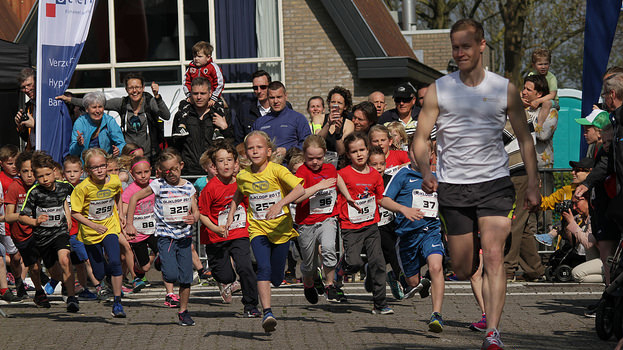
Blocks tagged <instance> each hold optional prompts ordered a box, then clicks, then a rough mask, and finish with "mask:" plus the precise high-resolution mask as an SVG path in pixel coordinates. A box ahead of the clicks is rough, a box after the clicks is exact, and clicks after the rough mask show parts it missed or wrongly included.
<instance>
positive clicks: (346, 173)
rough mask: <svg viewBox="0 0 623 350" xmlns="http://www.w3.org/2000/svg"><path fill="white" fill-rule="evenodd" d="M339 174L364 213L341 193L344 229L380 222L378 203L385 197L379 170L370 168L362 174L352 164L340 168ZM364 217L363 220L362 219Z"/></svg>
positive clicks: (340, 211) (340, 213) (341, 216)
mask: <svg viewBox="0 0 623 350" xmlns="http://www.w3.org/2000/svg"><path fill="white" fill-rule="evenodd" d="M338 174H339V175H340V176H341V177H342V179H343V180H344V183H346V187H347V188H348V193H349V194H350V196H351V197H352V198H353V199H354V200H355V201H358V202H359V203H358V205H359V206H360V207H361V208H362V209H363V211H362V213H358V212H357V210H356V209H355V208H353V207H351V206H350V205H348V203H347V202H346V199H345V198H344V196H342V195H341V194H340V195H339V197H338V198H339V201H338V206H339V207H340V209H339V215H340V216H339V219H340V226H341V227H342V228H343V229H359V228H363V227H366V226H370V225H372V224H376V223H377V222H379V211H378V203H379V202H380V201H381V199H382V198H383V191H384V190H385V187H384V186H383V177H381V175H380V174H379V173H378V171H376V170H374V169H372V168H370V171H369V172H368V173H367V174H362V173H359V172H357V171H355V169H353V168H352V166H350V165H349V166H347V167H346V168H343V169H340V171H338ZM373 196H374V197H375V200H374V201H372V200H368V201H366V199H370V198H371V197H373ZM362 218H363V220H361V219H362Z"/></svg>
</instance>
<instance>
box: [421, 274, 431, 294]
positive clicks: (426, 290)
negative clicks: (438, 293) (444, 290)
mask: <svg viewBox="0 0 623 350" xmlns="http://www.w3.org/2000/svg"><path fill="white" fill-rule="evenodd" d="M420 284H421V285H422V289H421V290H420V297H421V298H422V299H423V298H426V297H428V296H429V295H430V280H429V279H428V278H426V277H424V278H422V279H421V280H420Z"/></svg>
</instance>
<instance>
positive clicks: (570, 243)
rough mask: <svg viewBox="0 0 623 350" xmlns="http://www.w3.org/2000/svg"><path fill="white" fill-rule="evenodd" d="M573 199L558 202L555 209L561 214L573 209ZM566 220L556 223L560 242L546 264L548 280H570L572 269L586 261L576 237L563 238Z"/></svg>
mask: <svg viewBox="0 0 623 350" xmlns="http://www.w3.org/2000/svg"><path fill="white" fill-rule="evenodd" d="M571 207H572V204H571V201H568V200H565V201H563V202H562V203H557V204H556V207H555V209H554V211H555V212H556V213H558V214H559V215H560V214H561V213H563V212H566V211H568V210H569V209H571ZM565 225H566V223H565V222H562V221H561V222H559V223H558V224H556V225H554V229H555V230H556V232H558V236H557V237H558V242H557V243H556V250H555V251H554V253H552V255H551V256H550V257H549V261H548V262H547V263H546V264H545V265H546V266H545V277H546V278H547V280H548V281H552V282H555V281H558V282H569V281H571V280H572V278H573V276H571V270H573V268H574V267H576V266H578V265H580V264H581V263H583V262H585V261H586V257H585V256H584V255H580V254H578V253H577V251H576V249H575V247H576V245H577V242H576V240H575V238H574V237H571V240H567V239H563V235H562V232H563V227H564V226H565Z"/></svg>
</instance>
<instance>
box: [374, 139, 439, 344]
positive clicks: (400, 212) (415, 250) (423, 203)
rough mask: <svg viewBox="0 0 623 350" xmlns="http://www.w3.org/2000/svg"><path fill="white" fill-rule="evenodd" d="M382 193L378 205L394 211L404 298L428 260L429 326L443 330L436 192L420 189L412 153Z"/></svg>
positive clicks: (415, 288)
mask: <svg viewBox="0 0 623 350" xmlns="http://www.w3.org/2000/svg"><path fill="white" fill-rule="evenodd" d="M429 150H430V148H429ZM384 196H385V197H383V199H382V200H381V205H382V206H384V207H385V208H387V209H389V210H391V211H393V212H395V213H396V219H395V222H396V234H397V235H398V251H399V254H400V262H401V266H402V268H403V269H404V273H405V276H406V278H407V283H408V284H409V288H408V289H407V290H406V291H405V297H407V298H408V297H410V296H413V294H415V292H417V291H419V290H421V285H420V276H419V273H420V267H421V266H422V265H423V264H424V263H427V264H428V271H429V272H430V276H431V280H432V299H433V313H432V314H431V316H430V322H429V323H428V329H429V330H430V331H431V332H435V333H440V332H441V331H443V319H442V318H441V305H442V303H443V293H444V275H443V255H444V248H443V243H442V242H441V224H440V222H439V216H438V212H437V207H438V205H437V193H432V194H427V193H425V192H424V191H422V174H420V172H419V167H418V165H417V163H416V161H415V156H414V154H413V152H411V166H410V167H404V168H402V169H400V170H399V171H398V173H396V175H394V177H392V179H391V180H390V181H389V184H388V185H387V188H386V189H385V193H384Z"/></svg>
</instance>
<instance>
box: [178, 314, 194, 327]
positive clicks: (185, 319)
mask: <svg viewBox="0 0 623 350" xmlns="http://www.w3.org/2000/svg"><path fill="white" fill-rule="evenodd" d="M177 317H178V318H179V324H180V326H194V325H195V321H193V319H192V318H190V315H189V314H188V310H184V312H180V313H178V314H177Z"/></svg>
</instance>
